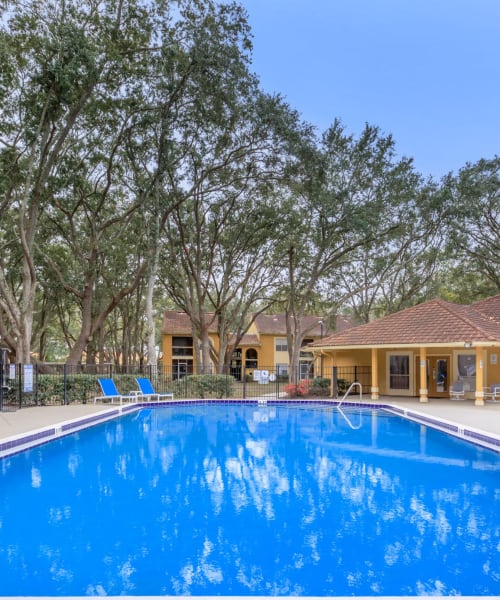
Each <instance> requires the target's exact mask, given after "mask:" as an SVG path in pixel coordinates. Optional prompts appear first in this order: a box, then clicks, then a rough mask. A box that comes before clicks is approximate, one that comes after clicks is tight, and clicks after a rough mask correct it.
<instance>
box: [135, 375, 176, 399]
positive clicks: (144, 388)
mask: <svg viewBox="0 0 500 600" xmlns="http://www.w3.org/2000/svg"><path fill="white" fill-rule="evenodd" d="M135 380H136V381H137V385H138V386H139V392H138V393H137V395H138V396H146V397H148V398H153V397H155V398H156V401H157V402H159V401H160V399H161V398H169V399H170V400H173V399H174V395H173V393H172V392H165V393H162V394H160V393H158V392H155V390H154V387H153V384H152V383H151V381H150V380H149V379H148V378H147V377H136V378H135Z"/></svg>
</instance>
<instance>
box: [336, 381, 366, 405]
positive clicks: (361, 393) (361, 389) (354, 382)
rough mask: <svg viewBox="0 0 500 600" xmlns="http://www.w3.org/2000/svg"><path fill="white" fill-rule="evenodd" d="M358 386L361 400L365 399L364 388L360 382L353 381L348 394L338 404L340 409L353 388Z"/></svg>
mask: <svg viewBox="0 0 500 600" xmlns="http://www.w3.org/2000/svg"><path fill="white" fill-rule="evenodd" d="M355 385H357V386H359V399H360V400H362V399H363V386H362V385H361V384H360V383H359V381H353V382H352V383H351V385H350V386H349V387H348V388H347V391H346V393H345V394H344V395H343V396H342V398H341V399H340V400H339V403H338V404H337V406H338V407H340V405H341V404H342V402H344V400H345V399H346V398H347V396H348V395H349V393H350V391H351V390H352V388H353V387H354V386H355Z"/></svg>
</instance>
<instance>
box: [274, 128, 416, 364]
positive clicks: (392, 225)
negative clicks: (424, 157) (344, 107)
mask: <svg viewBox="0 0 500 600" xmlns="http://www.w3.org/2000/svg"><path fill="white" fill-rule="evenodd" d="M301 156H302V157H303V158H302V163H301V165H300V167H301V168H300V170H299V171H298V173H297V176H296V177H295V179H294V180H292V185H291V192H292V193H291V195H290V207H289V214H290V215H292V216H293V217H292V218H290V219H289V221H288V223H287V227H288V229H287V234H286V236H284V238H283V242H284V245H283V257H284V261H283V271H284V275H285V280H286V285H285V287H284V289H285V292H286V293H285V294H284V295H283V305H284V307H285V312H286V315H287V337H288V346H289V354H290V365H291V367H292V369H296V368H297V367H298V364H299V357H300V348H301V346H302V343H303V340H304V337H305V336H306V335H307V330H304V326H303V321H304V320H303V316H304V315H305V314H307V313H308V312H309V308H310V307H309V303H310V300H311V299H314V298H315V297H316V294H317V293H318V291H319V290H321V287H322V286H323V285H324V283H325V282H326V281H330V282H331V281H332V280H338V279H339V274H340V273H341V271H342V270H343V269H348V268H350V262H351V260H352V259H353V257H355V256H356V253H359V252H360V250H361V249H363V248H371V249H372V250H373V251H375V249H376V248H378V247H379V246H380V245H381V244H383V243H384V242H385V241H386V240H390V239H393V238H394V235H395V234H396V233H397V232H398V231H399V230H400V229H401V223H403V222H404V214H405V211H406V208H407V206H408V203H409V202H410V201H413V200H414V197H415V194H416V186H417V184H418V181H419V179H418V177H417V176H416V175H415V173H414V171H413V169H412V166H411V161H410V160H408V159H401V160H399V161H396V159H395V150H394V142H393V140H392V138H391V136H382V135H381V133H380V131H379V129H378V128H377V127H373V126H369V125H367V126H366V127H365V129H364V131H363V132H362V133H361V135H360V136H359V138H358V139H354V137H353V136H352V135H347V134H346V133H345V130H344V127H343V126H342V124H341V123H340V122H339V121H338V120H337V121H335V122H334V124H333V125H332V127H330V128H329V129H328V130H327V131H326V132H325V134H324V135H323V138H322V141H321V144H320V146H319V147H318V149H310V148H309V149H308V148H304V150H303V151H302V154H301ZM344 291H345V290H342V293H341V296H340V298H339V296H338V294H337V298H338V300H339V302H340V301H341V300H342V295H343V294H344Z"/></svg>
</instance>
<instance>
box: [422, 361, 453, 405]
mask: <svg viewBox="0 0 500 600" xmlns="http://www.w3.org/2000/svg"><path fill="white" fill-rule="evenodd" d="M416 364H417V365H419V364H420V357H419V356H417V363H416ZM449 365H450V357H449V356H428V357H427V389H428V395H429V397H431V398H448V397H449V395H450V381H449ZM416 373H417V389H418V388H420V387H422V386H421V385H420V369H419V368H417V369H416Z"/></svg>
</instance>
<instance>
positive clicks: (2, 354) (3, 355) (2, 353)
mask: <svg viewBox="0 0 500 600" xmlns="http://www.w3.org/2000/svg"><path fill="white" fill-rule="evenodd" d="M6 365H7V348H0V411H1V410H3V379H4V369H5V366H6Z"/></svg>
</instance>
